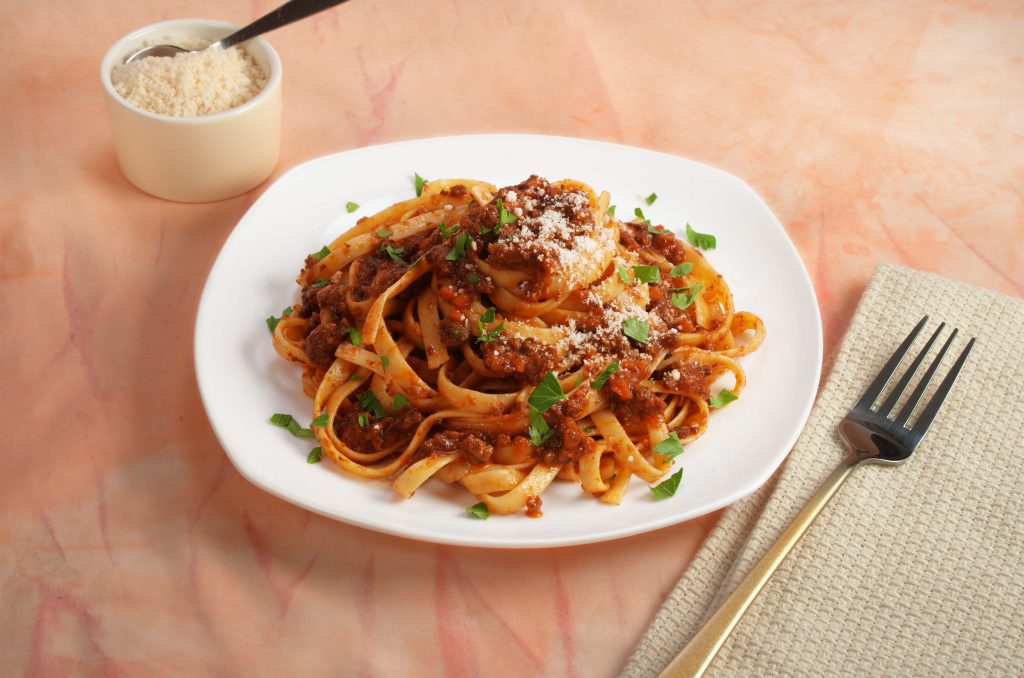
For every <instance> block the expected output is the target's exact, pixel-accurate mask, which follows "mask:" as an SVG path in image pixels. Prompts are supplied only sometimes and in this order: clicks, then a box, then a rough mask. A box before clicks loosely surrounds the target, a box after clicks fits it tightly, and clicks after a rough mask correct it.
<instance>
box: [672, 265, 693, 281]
mask: <svg viewBox="0 0 1024 678" xmlns="http://www.w3.org/2000/svg"><path fill="white" fill-rule="evenodd" d="M692 270H693V264H691V263H690V262H688V261H684V262H683V263H681V264H676V265H675V266H673V267H672V270H671V271H669V272H668V274H669V275H670V276H672V277H673V278H682V277H683V276H684V275H689V274H690V271H692Z"/></svg>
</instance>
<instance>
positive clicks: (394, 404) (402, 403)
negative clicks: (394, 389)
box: [391, 393, 409, 412]
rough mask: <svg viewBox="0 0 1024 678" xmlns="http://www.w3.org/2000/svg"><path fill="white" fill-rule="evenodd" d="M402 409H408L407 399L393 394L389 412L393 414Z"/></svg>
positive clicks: (399, 394)
mask: <svg viewBox="0 0 1024 678" xmlns="http://www.w3.org/2000/svg"><path fill="white" fill-rule="evenodd" d="M403 407H409V399H408V398H406V397H405V396H404V395H402V394H401V393H398V394H395V397H394V399H393V400H392V401H391V411H392V412H395V411H397V410H400V409H402V408H403Z"/></svg>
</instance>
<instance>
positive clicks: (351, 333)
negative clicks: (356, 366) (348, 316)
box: [348, 327, 363, 346]
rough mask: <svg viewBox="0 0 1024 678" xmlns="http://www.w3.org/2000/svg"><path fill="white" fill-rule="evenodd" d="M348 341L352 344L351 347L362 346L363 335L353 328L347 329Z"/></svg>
mask: <svg viewBox="0 0 1024 678" xmlns="http://www.w3.org/2000/svg"><path fill="white" fill-rule="evenodd" d="M348 340H349V341H351V342H352V345H353V346H362V345H363V335H362V333H361V332H360V331H359V330H358V329H356V328H355V327H350V328H348Z"/></svg>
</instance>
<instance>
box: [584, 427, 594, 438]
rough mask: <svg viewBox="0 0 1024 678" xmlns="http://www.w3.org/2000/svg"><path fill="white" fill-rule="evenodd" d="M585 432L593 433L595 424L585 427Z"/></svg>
mask: <svg viewBox="0 0 1024 678" xmlns="http://www.w3.org/2000/svg"><path fill="white" fill-rule="evenodd" d="M583 432H584V433H586V434H587V435H588V436H589V435H590V434H591V433H593V432H594V427H593V426H588V427H586V428H585V429H583Z"/></svg>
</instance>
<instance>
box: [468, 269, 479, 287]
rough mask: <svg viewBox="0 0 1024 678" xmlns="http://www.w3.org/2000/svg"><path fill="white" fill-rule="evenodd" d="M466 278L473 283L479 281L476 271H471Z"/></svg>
mask: <svg viewBox="0 0 1024 678" xmlns="http://www.w3.org/2000/svg"><path fill="white" fill-rule="evenodd" d="M466 280H468V281H469V282H470V283H472V284H474V285H475V284H477V283H478V282H480V276H479V275H477V273H476V271H473V272H471V273H470V274H469V275H467V276H466Z"/></svg>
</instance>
